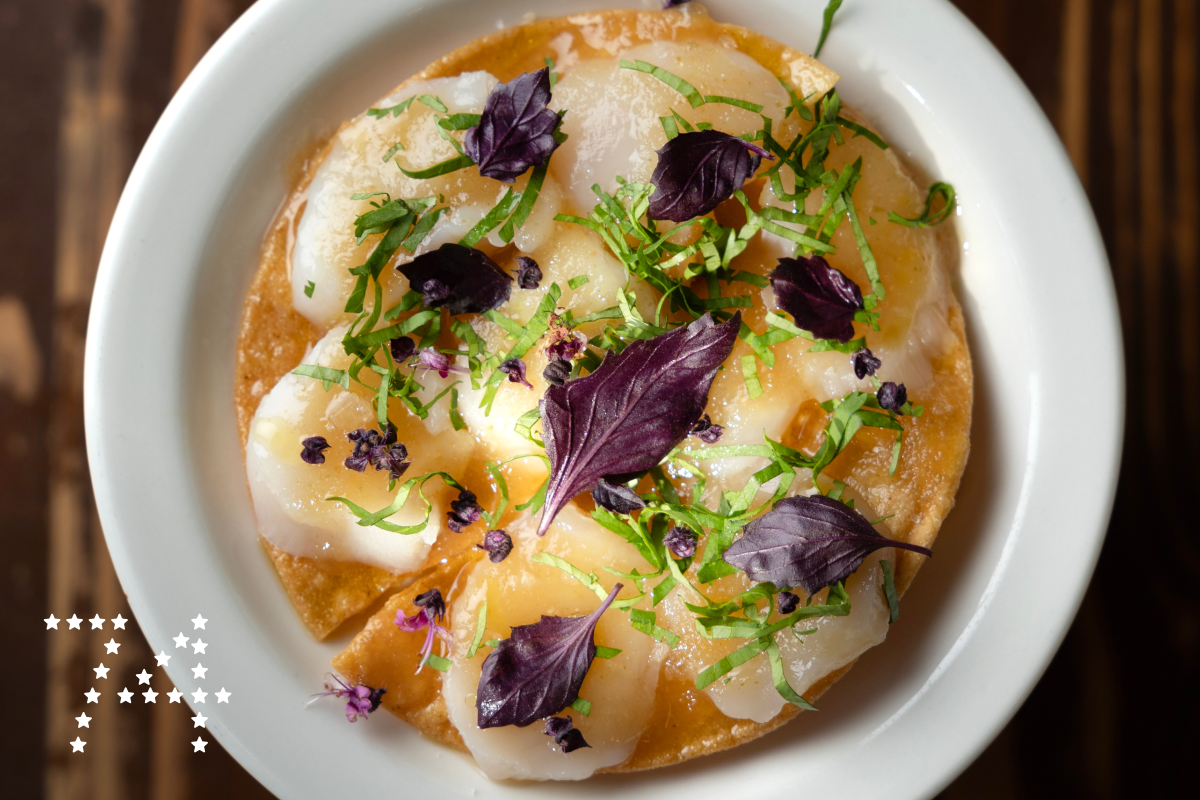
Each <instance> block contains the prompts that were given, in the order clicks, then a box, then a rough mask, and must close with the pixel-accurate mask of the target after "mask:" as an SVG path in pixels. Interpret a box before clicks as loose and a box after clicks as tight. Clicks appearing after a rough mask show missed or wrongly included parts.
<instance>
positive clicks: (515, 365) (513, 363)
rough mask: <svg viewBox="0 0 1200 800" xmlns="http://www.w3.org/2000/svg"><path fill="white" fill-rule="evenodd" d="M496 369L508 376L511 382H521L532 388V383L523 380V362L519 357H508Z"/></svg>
mask: <svg viewBox="0 0 1200 800" xmlns="http://www.w3.org/2000/svg"><path fill="white" fill-rule="evenodd" d="M496 369H498V370H500V371H501V372H503V373H504V374H505V375H507V376H508V380H509V381H511V382H512V383H523V384H525V386H526V388H529V389H532V388H533V384H532V383H530V382H529V381H527V380H525V362H524V361H522V360H521V359H519V358H510V359H509V360H508V361H505V362H504V363H503V364H501V365H500V366H498V367H496Z"/></svg>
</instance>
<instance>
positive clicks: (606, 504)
mask: <svg viewBox="0 0 1200 800" xmlns="http://www.w3.org/2000/svg"><path fill="white" fill-rule="evenodd" d="M592 499H593V500H595V501H596V505H598V506H600V507H601V508H607V509H608V510H609V511H612V512H613V513H614V514H629V513H630V512H632V511H636V510H637V509H639V508H645V507H646V501H645V500H643V499H642V498H641V497H639V496H638V493H637V492H635V491H634V490H633V489H630V488H629V487H628V486H621V485H620V484H613V483H609V482H608V481H606V480H604V479H603V478H601V479H600V482H599V483H597V484H596V488H595V489H592Z"/></svg>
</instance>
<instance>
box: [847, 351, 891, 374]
mask: <svg viewBox="0 0 1200 800" xmlns="http://www.w3.org/2000/svg"><path fill="white" fill-rule="evenodd" d="M850 363H851V364H852V365H853V366H854V377H856V378H858V379H859V380H860V381H861V380H862V379H863V378H865V377H867V376H868V375H874V374H875V370H877V369H879V368H880V367H882V366H883V362H882V361H880V360H879V359H878V358H877V357H876V356H875V354H874V353H872V352H871V351H870V350H868V349H867V348H865V347H864V348H863V349H862V350H856V351H855V352H854V355H852V356H850Z"/></svg>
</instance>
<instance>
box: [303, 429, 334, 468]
mask: <svg viewBox="0 0 1200 800" xmlns="http://www.w3.org/2000/svg"><path fill="white" fill-rule="evenodd" d="M300 446H301V447H302V448H304V449H303V450H301V451H300V460H301V461H303V462H304V463H305V464H314V465H316V464H324V463H325V451H326V450H328V449H329V442H327V441H326V440H325V437H324V436H309V437H308V438H307V439H305V440H303V441H302V442H300Z"/></svg>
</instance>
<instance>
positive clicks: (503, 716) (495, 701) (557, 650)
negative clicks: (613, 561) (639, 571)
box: [475, 583, 621, 728]
mask: <svg viewBox="0 0 1200 800" xmlns="http://www.w3.org/2000/svg"><path fill="white" fill-rule="evenodd" d="M620 591H621V584H619V583H618V584H616V585H615V586H613V588H612V591H611V592H609V593H608V597H606V598H605V599H604V602H602V603H601V604H600V607H599V608H597V609H596V610H595V611H593V612H592V613H591V614H589V615H588V616H586V617H547V616H544V615H543V616H542V618H541V620H539V621H538V622H535V623H533V624H532V625H518V626H516V627H515V628H513V629H512V633H511V635H510V636H509V637H508V638H507V639H505V640H503V641H501V642H500V643H499V644H498V645H496V648H495V649H494V650H492V652H491V653H490V654H489V655H488V657H487V659H486V660H485V661H484V662H483V669H482V670H481V672H480V674H479V688H478V691H477V694H476V700H475V706H476V709H477V710H478V725H479V727H480V728H497V727H500V726H502V725H516V726H517V727H519V728H523V727H525V726H526V725H530V724H532V723H534V722H536V721H538V720H539V719H541V718H543V717H548V716H550V715H551V714H557V713H558V712H559V711H562V710H563V709H564V708H566V707H567V706H569V705H571V703H574V702H575V700H576V699H578V697H579V687H580V686H582V685H583V679H584V678H585V677H586V676H587V673H588V669H590V668H591V665H592V659H593V658H595V656H596V643H595V640H594V634H595V631H596V623H598V622H599V621H600V616H601V615H602V614H603V613H604V612H605V611H606V610H607V609H608V607H609V606H610V605H612V601H613V600H615V599H616V597H617V593H618V592H620Z"/></svg>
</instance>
